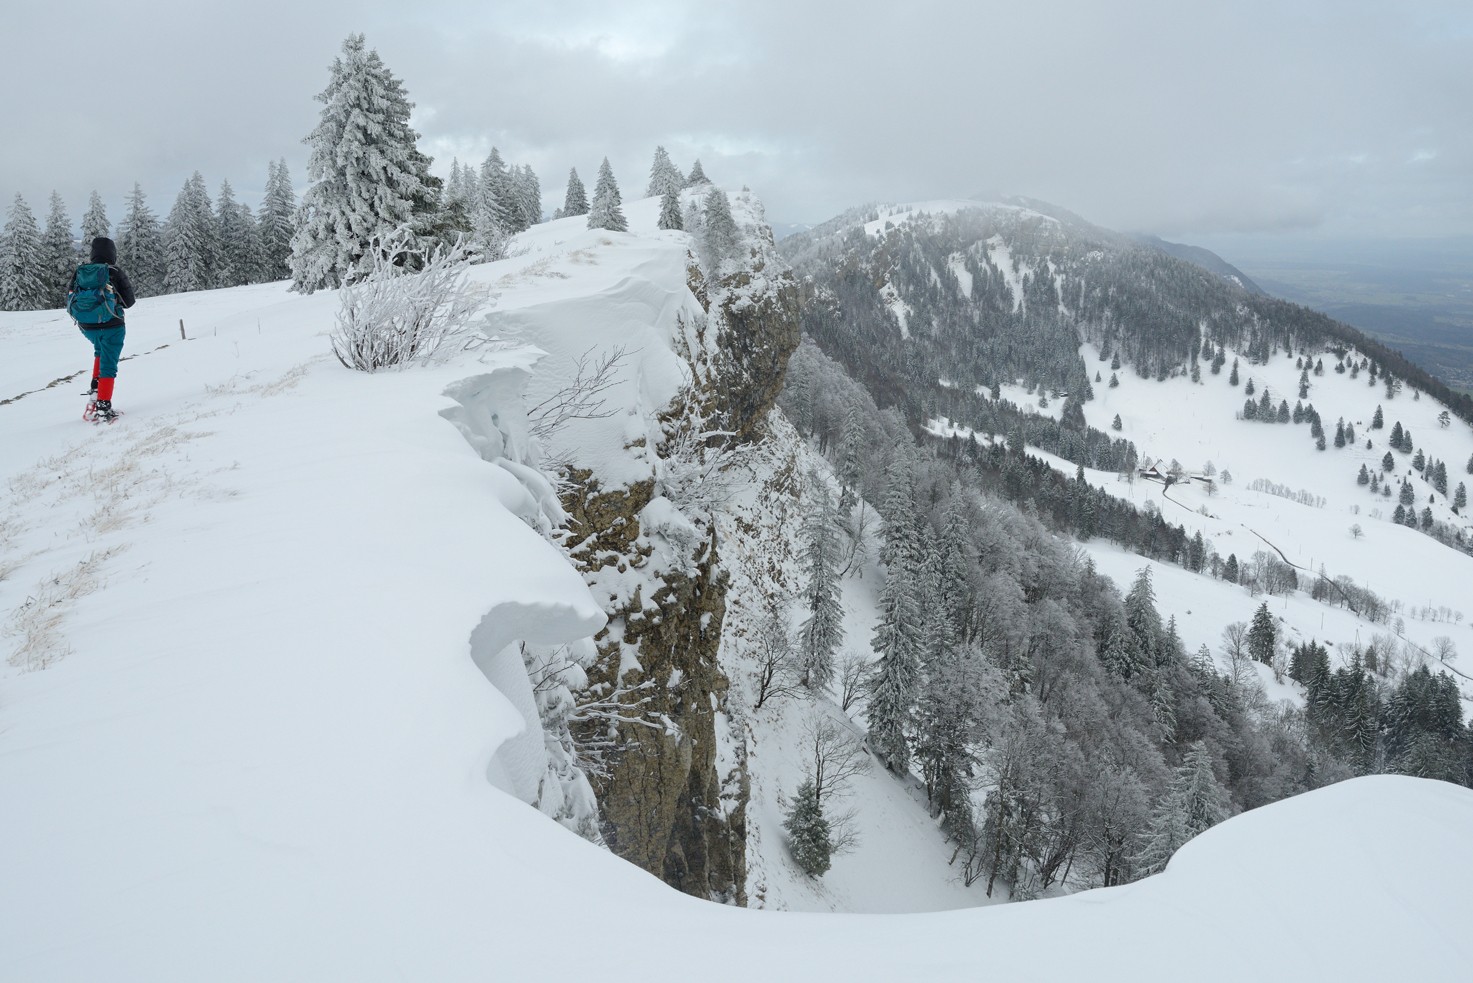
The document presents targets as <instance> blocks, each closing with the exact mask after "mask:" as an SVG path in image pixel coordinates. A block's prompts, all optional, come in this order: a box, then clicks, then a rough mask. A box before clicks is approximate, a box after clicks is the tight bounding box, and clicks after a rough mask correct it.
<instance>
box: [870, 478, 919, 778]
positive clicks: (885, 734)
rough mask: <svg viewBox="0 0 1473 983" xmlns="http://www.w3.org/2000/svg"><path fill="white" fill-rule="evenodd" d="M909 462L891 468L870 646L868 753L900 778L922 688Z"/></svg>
mask: <svg viewBox="0 0 1473 983" xmlns="http://www.w3.org/2000/svg"><path fill="white" fill-rule="evenodd" d="M908 472H909V462H908V461H907V460H906V459H905V458H904V456H902V455H897V461H896V463H895V464H892V465H891V470H890V474H889V479H890V486H889V490H888V491H887V494H886V513H885V529H886V531H885V549H884V552H883V553H882V556H881V558H882V559H883V560H884V561H885V563H886V571H885V584H884V586H883V587H882V588H881V590H880V602H879V608H880V621H879V624H878V625H877V626H876V627H875V635H874V639H873V641H872V642H871V645H872V647H873V649H874V652H875V654H876V655H877V656H878V661H877V662H876V663H875V666H874V671H873V674H872V676H871V679H870V703H869V723H870V747H871V748H872V749H873V750H874V752H875V754H876V755H878V756H879V758H880V760H881V761H883V762H884V764H885V767H887V768H889V769H890V770H891V771H895V772H899V773H901V774H903V773H904V772H905V771H906V769H907V768H909V766H910V748H909V745H908V743H907V735H908V733H909V732H910V729H911V716H912V708H913V706H914V703H915V696H916V689H917V686H918V685H919V682H920V672H921V642H922V631H923V627H924V625H923V619H922V616H921V606H920V602H919V599H918V598H917V596H916V591H917V586H918V582H919V577H920V566H921V562H922V557H921V550H922V548H923V543H922V542H921V541H920V538H919V535H918V532H919V529H918V527H919V523H918V516H917V514H916V510H915V502H914V496H913V494H912V492H911V486H910V475H909V473H908Z"/></svg>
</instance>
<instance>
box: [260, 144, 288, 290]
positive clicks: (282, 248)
mask: <svg viewBox="0 0 1473 983" xmlns="http://www.w3.org/2000/svg"><path fill="white" fill-rule="evenodd" d="M256 224H257V227H258V229H259V232H260V239H261V264H262V266H261V279H262V280H264V281H266V282H268V283H269V282H271V281H274V280H285V279H287V278H288V277H290V276H291V275H292V236H293V235H295V234H296V231H297V195H296V192H294V191H293V190H292V178H291V173H290V172H289V171H288V170H287V167H286V158H284V157H283V158H282V159H281V160H278V161H273V162H272V163H271V164H270V165H269V167H268V169H267V173H266V193H265V195H264V197H262V199H261V213H260V216H259V220H258V221H257V223H256Z"/></svg>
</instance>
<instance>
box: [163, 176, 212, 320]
mask: <svg viewBox="0 0 1473 983" xmlns="http://www.w3.org/2000/svg"><path fill="white" fill-rule="evenodd" d="M218 252H219V244H218V236H217V226H216V222H215V216H214V213H213V210H212V208H211V205H210V193H209V192H208V191H207V190H205V179H204V177H203V176H201V175H200V173H199V171H195V172H194V174H193V175H191V176H190V178H189V180H187V181H185V182H184V187H182V188H180V189H179V195H178V197H176V198H175V199H174V207H173V208H172V209H170V210H169V219H168V221H167V222H166V223H165V224H164V292H165V293H171V294H173V293H182V292H184V291H186V290H208V289H209V288H211V287H213V286H214V285H215V265H216V263H217V262H218Z"/></svg>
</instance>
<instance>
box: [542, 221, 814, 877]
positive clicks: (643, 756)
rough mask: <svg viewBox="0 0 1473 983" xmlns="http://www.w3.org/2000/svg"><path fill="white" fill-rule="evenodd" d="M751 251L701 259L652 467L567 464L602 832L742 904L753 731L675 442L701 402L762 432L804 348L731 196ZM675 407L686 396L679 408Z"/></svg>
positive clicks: (692, 273)
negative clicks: (610, 475) (625, 473)
mask: <svg viewBox="0 0 1473 983" xmlns="http://www.w3.org/2000/svg"><path fill="white" fill-rule="evenodd" d="M733 206H734V207H733V211H734V213H735V214H736V216H737V218H738V221H739V222H741V223H742V224H743V226H744V233H745V235H744V241H743V251H742V255H741V256H740V257H739V258H738V259H737V260H736V261H735V262H732V261H730V260H728V261H727V262H726V263H724V264H722V266H721V267H720V270H719V273H718V274H717V275H714V276H711V275H708V274H707V272H705V271H703V270H702V268H701V267H700V265H699V264H698V263H696V261H695V260H694V256H692V258H691V260H690V262H689V263H688V266H687V287H688V288H689V290H690V293H691V296H692V298H693V299H694V301H695V302H696V304H697V305H698V307H699V309H700V311H701V312H702V314H703V317H701V318H697V319H696V320H699V321H700V323H697V324H689V325H685V327H686V328H687V330H686V331H685V341H684V343H683V347H684V349H685V350H684V351H682V352H681V354H682V355H683V357H684V358H685V359H686V360H687V362H688V363H689V366H690V369H691V375H692V380H693V381H692V385H691V387H690V389H689V390H687V391H686V392H685V393H684V394H683V400H682V401H683V402H684V403H686V404H690V405H687V406H681V405H674V406H672V407H669V408H667V411H666V412H665V413H664V414H663V416H662V420H663V423H664V430H663V434H651V435H650V436H649V437H648V438H647V439H648V440H649V441H650V443H651V444H652V445H653V446H654V449H655V451H656V454H655V456H656V458H657V460H656V462H655V465H654V472H655V473H654V475H653V476H652V477H651V478H650V479H648V480H641V481H635V482H631V483H626V484H623V485H621V486H619V487H612V488H605V487H604V486H603V485H602V483H601V479H600V476H599V475H598V474H597V473H595V471H594V470H591V469H575V470H572V471H571V472H569V474H568V477H569V479H570V481H571V486H570V488H569V490H568V491H567V492H566V494H565V495H564V496H563V502H564V506H565V507H566V509H567V511H568V513H569V514H570V516H571V517H572V521H571V523H570V525H569V531H568V533H567V540H566V541H567V543H568V547H569V552H570V555H571V556H572V557H573V559H574V561H575V562H576V563H577V564H578V565H579V567H580V569H582V570H583V571H584V574H585V577H586V578H587V580H588V582H589V584H590V585H591V586H592V588H593V590H594V595H595V597H597V598H598V599H599V600H600V602H601V603H603V604H604V605H605V610H606V611H607V613H608V615H609V618H610V621H609V625H608V627H607V628H606V629H605V630H604V631H603V632H602V633H601V634H600V635H599V636H598V637H597V638H596V643H597V646H598V659H597V661H596V663H595V665H594V666H593V667H592V668H590V669H589V670H588V677H589V682H590V686H589V689H588V691H587V696H586V697H585V700H584V702H585V704H586V705H589V706H591V707H593V708H594V710H593V711H592V712H590V713H587V714H584V715H583V716H584V717H585V719H584V720H582V721H581V722H580V723H578V724H577V727H578V738H579V741H580V743H581V744H582V746H583V747H585V748H589V749H592V750H593V752H594V753H593V757H594V761H593V763H592V767H591V768H590V771H591V772H592V774H591V776H590V777H591V778H592V780H593V783H594V788H595V790H596V792H597V794H598V799H599V804H600V811H601V817H602V824H601V832H602V834H603V838H604V840H605V842H606V843H607V844H608V845H609V847H610V849H612V850H613V851H614V852H615V853H617V854H619V855H620V856H622V857H624V858H626V859H628V860H629V861H631V862H633V863H635V864H637V865H639V866H640V867H642V868H644V869H645V870H648V871H649V872H651V873H653V874H655V875H656V876H658V877H661V878H662V879H664V880H665V881H666V882H667V883H669V884H671V885H672V886H674V887H676V888H679V889H680V890H682V891H685V892H687V893H689V894H693V895H696V896H698V897H705V898H714V899H717V900H721V901H728V902H733V903H736V904H744V903H745V900H746V895H745V880H746V863H745V829H746V816H745V809H746V801H747V788H748V785H747V778H746V772H745V765H744V750H743V743H742V742H743V738H742V735H741V731H740V728H739V727H736V726H734V725H733V724H732V722H731V721H730V719H729V717H728V715H727V713H726V696H727V679H726V677H725V675H724V674H723V672H722V671H721V668H720V666H719V665H718V662H717V649H718V646H719V644H720V641H721V634H722V630H723V626H724V623H725V612H726V593H727V588H728V583H729V577H728V575H727V573H726V571H725V570H724V569H723V567H722V559H721V548H720V543H719V542H718V541H717V535H716V530H715V524H714V522H713V521H712V516H711V514H710V512H709V510H707V508H706V505H707V504H708V503H706V502H704V501H682V500H681V499H682V496H681V495H680V494H679V493H678V492H677V491H676V490H675V488H676V482H674V481H673V479H671V478H670V475H671V474H672V473H673V472H674V471H675V470H676V468H677V465H678V463H679V462H676V461H675V460H673V457H674V456H675V455H680V454H689V453H690V450H691V445H690V443H689V442H687V443H686V444H685V445H683V446H677V445H678V444H679V441H678V440H676V439H675V438H674V437H672V436H671V434H672V433H674V431H675V430H676V429H678V427H679V426H680V425H681V424H680V420H679V418H680V417H682V416H683V415H686V414H687V412H688V410H689V409H690V408H691V405H693V406H697V407H698V408H699V413H700V416H701V419H702V421H703V422H704V424H705V426H706V428H707V429H718V430H722V431H726V432H729V433H732V434H734V436H733V437H730V438H716V439H714V440H711V441H707V442H705V443H708V444H713V445H714V444H720V443H742V442H750V441H754V440H759V439H761V437H762V430H761V427H762V421H763V419H764V418H765V417H766V416H767V414H768V411H769V410H770V409H771V408H772V407H773V405H774V404H775V402H776V398H777V394H778V392H779V390H780V389H781V388H782V382H783V375H784V372H785V370H786V366H787V361H788V356H789V355H790V354H791V353H792V351H793V350H794V349H795V348H796V346H797V342H798V334H799V329H798V294H797V289H796V285H795V284H794V281H793V278H792V276H791V274H790V273H789V272H788V270H787V267H786V264H785V263H784V262H783V261H782V260H781V259H780V258H779V257H778V256H777V254H776V252H775V250H774V249H773V242H772V235H771V232H770V230H769V229H768V228H767V227H766V225H765V223H763V222H762V220H761V213H760V206H758V205H757V204H756V203H755V202H754V201H752V200H751V199H750V197H749V196H745V195H744V196H740V197H738V198H737V199H736V200H735V201H734V202H733ZM682 401H677V402H682Z"/></svg>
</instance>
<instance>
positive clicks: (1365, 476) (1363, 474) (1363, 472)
mask: <svg viewBox="0 0 1473 983" xmlns="http://www.w3.org/2000/svg"><path fill="white" fill-rule="evenodd" d="M1355 483H1356V484H1357V485H1369V484H1370V483H1371V472H1370V471H1369V470H1367V469H1366V466H1365V465H1364V464H1362V465H1361V466H1360V474H1358V475H1356V476H1355Z"/></svg>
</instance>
